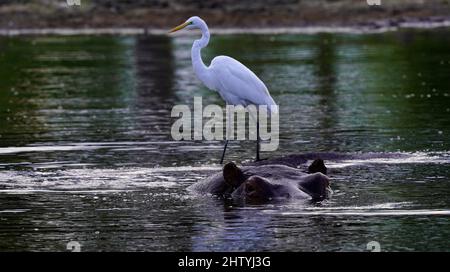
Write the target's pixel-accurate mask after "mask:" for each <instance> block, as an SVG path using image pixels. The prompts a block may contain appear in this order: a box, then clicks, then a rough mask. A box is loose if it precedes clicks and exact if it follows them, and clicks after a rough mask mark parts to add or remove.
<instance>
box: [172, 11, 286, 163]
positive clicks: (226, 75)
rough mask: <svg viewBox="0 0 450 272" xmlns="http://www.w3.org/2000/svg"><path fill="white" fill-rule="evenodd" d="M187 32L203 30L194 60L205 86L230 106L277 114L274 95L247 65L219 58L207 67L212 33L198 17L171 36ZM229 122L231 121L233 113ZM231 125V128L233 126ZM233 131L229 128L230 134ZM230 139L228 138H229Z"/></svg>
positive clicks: (194, 17) (194, 65)
mask: <svg viewBox="0 0 450 272" xmlns="http://www.w3.org/2000/svg"><path fill="white" fill-rule="evenodd" d="M183 28H186V29H200V30H201V31H202V38H201V39H199V40H195V41H194V44H193V45H192V51H191V59H192V66H193V68H194V71H195V74H196V76H197V78H198V79H200V81H202V82H203V84H205V85H206V87H208V88H209V89H211V90H214V91H217V92H218V93H219V94H220V96H221V97H222V98H223V100H225V102H226V103H227V104H228V105H235V106H237V105H242V106H244V107H246V106H248V105H255V106H259V105H266V106H268V108H270V111H269V114H270V113H271V112H272V113H275V112H277V110H278V108H277V105H276V104H275V101H274V100H273V98H272V97H271V96H270V94H269V91H268V90H267V87H266V85H264V83H263V82H262V81H261V80H260V79H259V78H258V77H257V76H256V75H255V74H254V73H253V72H252V71H251V70H250V69H248V68H247V67H245V65H243V64H242V63H240V62H239V61H237V60H235V59H233V58H231V57H228V56H217V57H215V58H214V59H213V60H212V61H211V65H210V66H209V67H207V66H206V65H205V64H204V63H203V60H202V57H201V49H202V48H204V47H206V46H207V45H208V42H209V30H208V26H207V25H206V23H205V21H203V20H202V19H201V18H200V17H198V16H193V17H191V18H189V19H187V21H186V22H184V23H182V24H181V25H179V26H177V27H174V28H173V29H171V30H170V31H169V33H172V32H175V31H178V30H181V29H183ZM253 117H254V118H256V120H257V121H256V134H257V135H256V139H257V141H256V160H257V161H258V160H260V157H259V151H260V143H259V141H260V139H259V122H258V118H257V116H256V117H255V116H253ZM228 120H231V116H230V111H229V115H228ZM230 123H231V122H230V121H229V122H227V126H229V125H230ZM229 131H230V129H229V127H228V129H227V132H229ZM227 136H228V135H227ZM228 139H229V137H227V139H226V141H225V146H224V149H223V153H222V158H221V159H220V163H221V164H222V163H223V159H224V157H225V151H226V149H227V145H228Z"/></svg>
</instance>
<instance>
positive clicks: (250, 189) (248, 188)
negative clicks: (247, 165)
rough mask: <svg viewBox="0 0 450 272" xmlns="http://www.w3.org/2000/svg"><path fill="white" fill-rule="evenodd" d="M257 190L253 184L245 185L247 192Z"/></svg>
mask: <svg viewBox="0 0 450 272" xmlns="http://www.w3.org/2000/svg"><path fill="white" fill-rule="evenodd" d="M254 190H255V187H253V186H252V185H249V184H247V186H245V191H247V193H250V192H253V191H254Z"/></svg>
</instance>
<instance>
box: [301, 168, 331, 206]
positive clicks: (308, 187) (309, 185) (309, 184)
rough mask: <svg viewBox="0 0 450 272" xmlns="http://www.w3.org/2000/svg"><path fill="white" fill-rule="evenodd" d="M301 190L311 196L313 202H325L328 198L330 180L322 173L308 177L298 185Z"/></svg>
mask: <svg viewBox="0 0 450 272" xmlns="http://www.w3.org/2000/svg"><path fill="white" fill-rule="evenodd" d="M298 186H299V188H300V190H302V191H303V192H305V193H307V194H309V195H310V196H311V197H312V199H313V200H323V199H324V198H326V197H327V196H328V189H329V188H330V187H329V186H330V179H329V178H328V177H327V176H325V175H324V174H322V173H314V174H310V175H306V176H304V177H303V178H302V180H301V181H300V182H299V183H298Z"/></svg>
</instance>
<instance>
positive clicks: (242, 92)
mask: <svg viewBox="0 0 450 272" xmlns="http://www.w3.org/2000/svg"><path fill="white" fill-rule="evenodd" d="M210 68H211V69H212V71H213V74H214V77H215V79H216V83H217V85H216V89H217V91H218V92H219V93H220V94H221V96H222V97H223V98H224V99H225V100H230V101H227V102H228V103H230V102H231V103H233V102H234V101H236V100H241V101H243V102H244V101H245V102H246V103H247V104H256V105H274V104H275V102H274V101H273V99H272V97H271V96H270V94H269V91H268V90H267V87H266V85H264V83H263V82H262V81H261V80H260V79H259V78H258V77H257V76H256V75H255V74H254V73H253V72H252V71H251V70H250V69H248V68H247V67H245V66H244V65H243V64H242V63H240V62H239V61H237V60H235V59H233V58H230V57H226V56H219V57H216V58H214V60H213V61H212V62H211V66H210ZM233 104H237V103H235V102H234V103H233Z"/></svg>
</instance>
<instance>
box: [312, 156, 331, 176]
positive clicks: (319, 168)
mask: <svg viewBox="0 0 450 272" xmlns="http://www.w3.org/2000/svg"><path fill="white" fill-rule="evenodd" d="M308 173H310V174H314V173H322V174H324V175H326V174H327V167H326V166H325V163H324V162H323V160H322V159H316V160H314V161H313V162H312V163H311V165H310V166H309V167H308Z"/></svg>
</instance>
